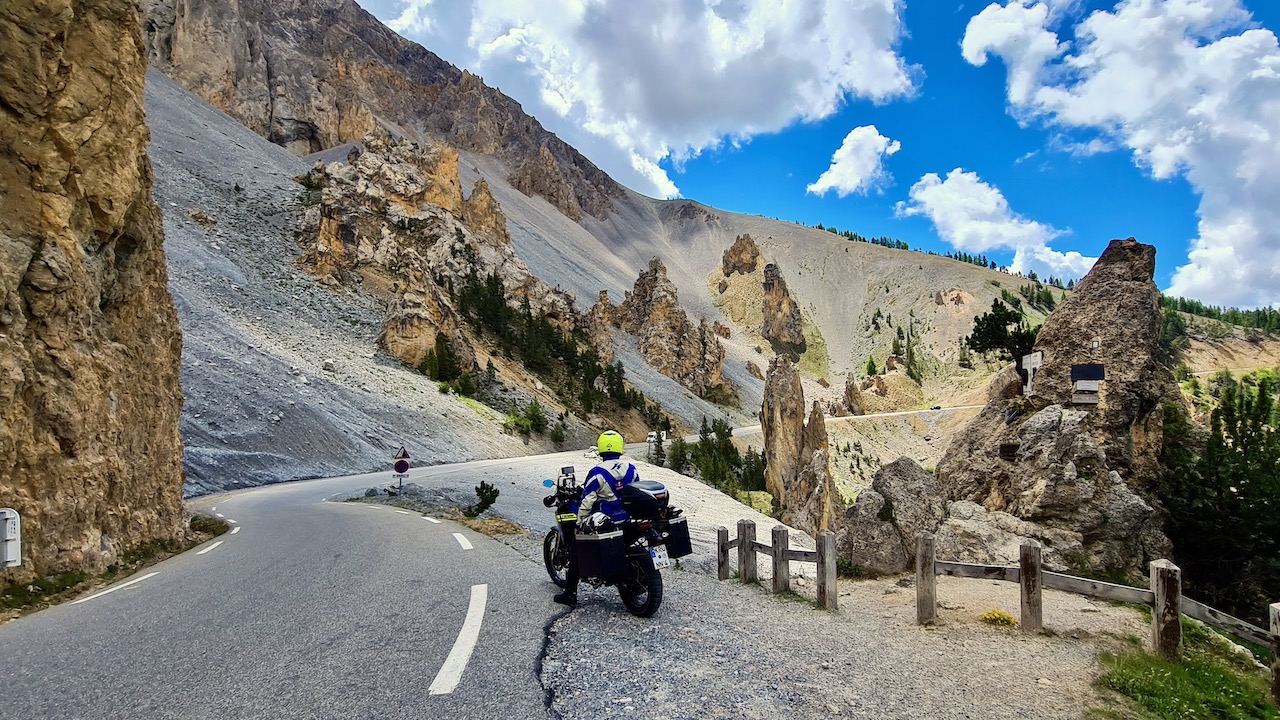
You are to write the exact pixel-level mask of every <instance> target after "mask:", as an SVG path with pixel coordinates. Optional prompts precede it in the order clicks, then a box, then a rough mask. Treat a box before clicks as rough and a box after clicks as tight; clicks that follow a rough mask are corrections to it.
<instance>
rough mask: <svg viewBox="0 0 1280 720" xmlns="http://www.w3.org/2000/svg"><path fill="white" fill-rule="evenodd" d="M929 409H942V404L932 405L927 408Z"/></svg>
mask: <svg viewBox="0 0 1280 720" xmlns="http://www.w3.org/2000/svg"><path fill="white" fill-rule="evenodd" d="M929 409H930V410H941V409H942V406H941V405H934V406H933V407H931V408H929Z"/></svg>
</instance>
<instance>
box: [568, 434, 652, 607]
mask: <svg viewBox="0 0 1280 720" xmlns="http://www.w3.org/2000/svg"><path fill="white" fill-rule="evenodd" d="M596 449H597V450H598V451H599V452H600V462H598V463H596V466H595V467H593V468H591V469H590V470H589V471H587V479H586V483H585V484H583V486H582V496H581V498H580V499H579V502H578V527H579V528H580V529H582V530H588V529H589V530H592V531H599V530H603V529H606V528H608V527H611V526H612V525H613V524H615V523H620V522H623V521H625V520H626V519H627V511H626V510H625V509H623V507H622V499H621V498H620V497H619V496H618V491H619V490H621V489H622V487H623V486H624V485H630V484H631V483H633V482H635V481H636V480H639V479H640V473H639V472H638V471H637V470H636V466H635V465H634V464H633V463H632V462H631V461H630V460H625V459H623V457H622V436H621V435H619V434H618V433H616V432H614V431H613V430H606V431H604V432H603V433H600V438H599V439H598V440H597V441H596ZM572 534H573V533H571V535H572ZM566 541H567V543H566V544H567V545H568V549H569V567H568V569H567V570H566V571H565V576H564V580H565V584H564V591H563V592H560V593H557V594H556V596H555V598H554V599H555V601H556V602H558V603H560V604H561V605H569V606H573V605H576V604H577V603H578V578H579V576H578V552H577V547H576V545H577V543H576V542H575V541H574V539H573V538H572V537H566Z"/></svg>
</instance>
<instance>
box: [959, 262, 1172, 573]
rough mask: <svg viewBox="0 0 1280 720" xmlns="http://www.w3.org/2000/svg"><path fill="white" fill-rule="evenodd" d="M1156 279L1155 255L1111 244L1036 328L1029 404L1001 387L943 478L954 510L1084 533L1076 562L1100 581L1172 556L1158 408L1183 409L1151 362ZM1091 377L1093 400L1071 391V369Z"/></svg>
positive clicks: (1006, 384) (1163, 372)
mask: <svg viewBox="0 0 1280 720" xmlns="http://www.w3.org/2000/svg"><path fill="white" fill-rule="evenodd" d="M1154 269H1155V248H1153V247H1151V246H1149V245H1143V244H1140V243H1138V242H1136V241H1134V240H1133V239H1132V238H1130V239H1129V240H1115V241H1112V243H1111V244H1110V245H1109V246H1108V247H1107V249H1106V251H1105V252H1104V253H1103V254H1102V257H1101V258H1099V259H1098V261H1097V263H1096V264H1095V265H1094V267H1093V269H1092V270H1091V271H1090V272H1089V274H1088V275H1086V276H1085V277H1084V279H1083V280H1081V281H1080V283H1079V284H1078V285H1077V286H1076V291H1075V293H1074V294H1072V295H1071V296H1070V297H1069V298H1068V299H1067V300H1066V301H1065V302H1063V303H1062V304H1061V305H1060V306H1059V307H1058V309H1057V310H1056V311H1055V312H1054V313H1053V314H1052V315H1051V316H1050V317H1049V318H1048V319H1047V320H1046V321H1045V323H1044V326H1043V327H1042V328H1041V330H1040V333H1039V336H1038V337H1037V339H1036V343H1035V349H1036V350H1037V351H1039V352H1042V353H1043V364H1042V365H1041V366H1040V368H1039V372H1038V374H1037V375H1036V376H1035V378H1034V382H1033V384H1032V388H1031V391H1030V394H1029V395H1027V396H1026V397H1023V396H1022V393H1018V392H1017V391H1016V387H1017V385H1016V381H1015V380H1013V378H1012V377H1011V376H1008V375H1003V376H1001V377H1002V378H1004V379H1003V380H1002V381H1001V382H1002V387H1001V388H1000V389H998V390H993V392H992V399H991V401H990V402H989V403H988V404H987V406H986V407H985V408H984V409H983V411H982V413H981V414H980V415H979V416H978V417H977V418H975V419H974V421H973V422H972V423H971V424H970V426H969V427H968V428H967V429H966V430H965V431H964V432H962V433H960V434H959V435H958V436H957V437H956V438H955V439H954V440H953V442H952V444H951V446H950V447H949V448H948V449H947V453H946V455H945V456H944V458H943V460H942V462H941V463H940V464H939V467H938V476H939V479H940V481H941V483H942V485H943V487H944V489H945V491H946V492H947V493H948V494H949V496H950V497H951V498H953V499H955V500H966V501H971V502H973V503H976V504H978V505H980V506H981V507H982V508H984V509H985V510H987V511H1001V512H1004V513H1008V514H1009V515H1011V516H1013V517H1014V518H1017V519H1019V520H1022V521H1026V522H1027V523H1028V526H1035V527H1038V528H1043V529H1046V530H1066V531H1070V532H1072V533H1078V534H1079V536H1080V538H1081V540H1082V543H1083V547H1084V551H1085V554H1086V557H1084V558H1081V560H1082V561H1084V564H1087V565H1088V566H1090V567H1092V568H1094V569H1097V570H1108V571H1140V570H1141V565H1142V563H1143V562H1144V561H1145V560H1147V559H1150V558H1155V557H1164V556H1166V555H1167V553H1168V551H1169V545H1168V541H1167V539H1166V538H1165V537H1164V535H1163V533H1162V532H1161V516H1160V513H1159V512H1158V510H1157V508H1156V507H1154V506H1153V503H1152V501H1151V497H1152V494H1153V491H1154V489H1155V487H1156V486H1157V485H1158V483H1159V479H1160V473H1161V470H1160V466H1159V463H1158V458H1159V455H1160V448H1161V440H1162V430H1161V428H1162V424H1161V423H1162V408H1163V406H1164V404H1165V403H1169V402H1174V403H1181V402H1182V399H1181V395H1180V393H1179V392H1178V389H1177V387H1176V385H1175V384H1174V381H1173V377H1172V375H1171V374H1170V373H1169V371H1168V370H1167V369H1166V368H1164V367H1163V366H1161V365H1160V364H1159V363H1158V362H1157V361H1156V340H1157V332H1158V328H1159V322H1160V295H1159V291H1158V290H1157V289H1156V286H1155V284H1154V283H1153V282H1152V275H1153V273H1154ZM1084 365H1090V366H1101V367H1102V369H1103V371H1104V373H1105V379H1104V380H1102V381H1101V382H1100V383H1098V385H1099V389H1098V391H1097V392H1096V393H1092V392H1089V389H1090V388H1089V386H1088V385H1087V384H1086V385H1084V386H1082V387H1084V388H1085V391H1084V392H1079V391H1078V389H1077V388H1076V387H1075V384H1074V383H1073V380H1072V368H1073V366H1076V367H1079V366H1084ZM997 379H998V380H999V379H1000V378H997ZM971 514H972V513H971ZM1024 529H1027V527H1024ZM1031 529H1033V530H1034V528H1031ZM1037 532H1038V531H1037Z"/></svg>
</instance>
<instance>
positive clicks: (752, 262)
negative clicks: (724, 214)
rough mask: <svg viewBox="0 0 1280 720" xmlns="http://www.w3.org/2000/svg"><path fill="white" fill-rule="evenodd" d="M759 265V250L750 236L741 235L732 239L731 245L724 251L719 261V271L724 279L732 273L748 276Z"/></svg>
mask: <svg viewBox="0 0 1280 720" xmlns="http://www.w3.org/2000/svg"><path fill="white" fill-rule="evenodd" d="M759 264H760V248H759V247H757V246H756V243H755V241H754V240H752V239H751V236H750V235H747V234H745V233H744V234H742V235H739V236H738V237H737V238H735V239H734V241H733V245H730V246H729V249H728V250H725V251H724V256H723V257H722V258H721V260H720V271H721V272H723V273H724V276H725V277H729V276H730V275H733V274H734V273H741V274H743V275H750V274H751V273H753V272H755V271H756V266H758V265H759Z"/></svg>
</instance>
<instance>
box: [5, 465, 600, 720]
mask: <svg viewBox="0 0 1280 720" xmlns="http://www.w3.org/2000/svg"><path fill="white" fill-rule="evenodd" d="M572 458H576V459H577V461H578V462H581V461H584V460H585V458H583V457H582V455H581V452H578V453H563V454H561V455H560V456H555V455H553V456H540V457H532V458H519V459H512V460H489V461H480V462H474V463H464V464H460V465H449V466H437V467H428V468H419V469H415V470H412V471H411V474H410V481H412V482H418V483H420V484H423V485H427V486H431V485H437V484H439V485H449V486H454V487H461V486H463V485H465V486H467V487H468V489H469V488H470V487H474V485H475V483H476V482H478V480H479V479H481V478H485V477H493V476H494V474H495V471H496V472H498V474H500V475H501V476H502V477H521V478H528V482H527V483H524V482H521V483H517V484H515V485H512V484H507V485H506V487H504V488H503V494H502V496H501V497H500V498H499V503H501V504H502V505H503V506H504V512H505V513H507V514H511V513H513V512H516V513H520V512H523V510H525V509H529V510H530V511H531V512H532V510H531V508H532V507H536V510H537V511H538V512H546V510H545V509H544V508H543V507H542V504H541V502H540V498H541V496H542V494H543V492H544V491H545V488H543V487H542V486H541V484H540V480H541V478H543V477H547V476H550V475H553V474H554V471H555V468H557V467H559V464H558V463H564V464H572V463H573V462H575V460H573V459H572ZM389 479H390V477H389V474H388V473H375V474H371V475H357V476H348V477H339V478H330V479H324V480H312V481H305V482H297V483H289V484H283V485H272V486H267V487H261V488H255V489H251V490H245V491H238V492H234V493H230V494H222V495H217V496H209V497H205V498H200V499H197V500H195V501H192V502H191V503H190V505H191V506H192V507H193V509H198V510H200V511H208V512H212V513H215V514H219V515H222V516H224V517H225V518H226V519H227V520H228V521H229V522H232V528H233V531H232V532H233V533H234V534H232V533H228V534H224V535H222V536H221V537H219V538H217V539H216V540H214V541H210V542H208V543H205V544H204V545H202V546H200V547H199V548H196V549H195V550H194V551H192V552H187V553H184V554H182V555H179V556H177V557H174V558H171V559H169V560H167V561H165V562H162V563H160V564H158V565H155V566H152V567H150V568H147V569H146V570H144V571H143V572H141V573H140V574H138V575H137V576H135V577H133V578H129V579H127V580H123V581H121V582H119V583H116V584H115V585H113V586H110V587H108V588H106V589H105V590H106V592H105V593H104V592H102V591H99V592H96V593H93V594H86V595H85V596H84V597H81V598H79V599H77V600H75V601H74V602H70V603H66V604H63V605H60V606H58V607H54V608H50V609H48V610H45V611H43V612H40V613H36V614H34V615H31V616H28V617H25V618H21V619H18V620H15V621H13V622H10V623H8V624H7V625H4V626H3V627H0V658H2V659H0V663H2V665H0V668H2V669H0V677H2V678H3V683H4V684H3V691H2V692H0V697H3V703H2V707H3V713H2V714H3V716H4V717H5V718H12V719H13V720H26V719H28V718H107V717H110V718H117V717H119V718H140V717H146V718H249V717H254V718H316V717H335V718H337V717H342V718H421V717H457V718H464V717H494V718H497V717H503V718H545V717H548V712H547V710H546V704H545V703H546V700H547V698H546V696H545V693H544V692H543V689H542V687H541V684H540V682H539V677H538V670H539V667H538V664H539V662H540V660H539V658H540V654H541V651H542V647H543V643H544V635H545V633H544V627H545V626H547V625H548V624H549V622H550V621H551V620H553V619H554V618H555V617H556V616H558V615H559V614H560V612H561V611H562V610H563V608H560V607H559V606H557V605H555V604H554V603H553V602H552V601H551V595H552V593H551V589H552V586H551V585H550V583H549V581H548V580H547V577H546V573H545V571H544V570H543V568H542V566H541V563H540V562H537V563H535V562H533V561H531V560H530V559H529V558H526V557H525V556H524V555H522V554H520V553H519V552H517V551H516V550H514V549H513V548H511V547H509V546H507V545H504V544H502V543H501V542H498V541H496V540H493V539H491V538H489V537H487V536H484V535H481V534H479V533H475V532H473V531H471V530H469V529H467V528H464V527H461V526H459V525H457V524H454V523H451V522H448V521H440V522H433V520H435V519H434V518H432V519H428V518H426V517H424V516H422V515H420V514H418V513H408V512H405V511H400V510H397V509H396V508H392V507H388V506H381V505H372V504H366V503H346V502H340V501H339V500H341V499H343V498H345V497H347V496H349V495H351V494H353V493H358V492H360V491H363V490H364V489H366V488H368V487H371V486H373V485H376V484H385V483H387V482H388V481H389ZM526 485H527V487H526ZM521 506H523V507H521ZM215 508H216V509H215ZM531 522H532V524H534V525H535V526H537V525H538V524H539V523H540V522H541V518H540V517H538V518H535V519H534V520H532V521H531ZM472 645H474V648H472Z"/></svg>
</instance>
